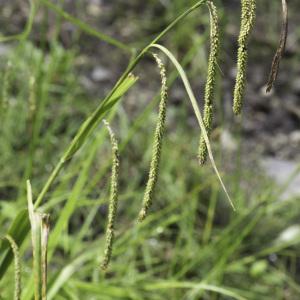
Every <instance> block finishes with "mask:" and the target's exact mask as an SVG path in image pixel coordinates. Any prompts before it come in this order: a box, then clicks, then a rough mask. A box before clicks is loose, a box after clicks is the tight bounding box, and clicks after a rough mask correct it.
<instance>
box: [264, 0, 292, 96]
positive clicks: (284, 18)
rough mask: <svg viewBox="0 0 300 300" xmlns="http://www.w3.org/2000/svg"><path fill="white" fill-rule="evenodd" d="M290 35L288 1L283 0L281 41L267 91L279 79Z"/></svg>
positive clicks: (274, 59)
mask: <svg viewBox="0 0 300 300" xmlns="http://www.w3.org/2000/svg"><path fill="white" fill-rule="evenodd" d="M287 36H288V6H287V1H286V0H282V25H281V34H280V41H279V46H278V48H277V51H276V53H275V56H274V58H273V62H272V67H271V71H270V75H269V79H268V83H267V89H266V91H267V93H269V92H270V91H271V89H272V87H273V85H274V82H275V81H276V79H277V75H278V71H279V65H280V61H281V59H282V56H283V54H284V51H285V46H286V40H287Z"/></svg>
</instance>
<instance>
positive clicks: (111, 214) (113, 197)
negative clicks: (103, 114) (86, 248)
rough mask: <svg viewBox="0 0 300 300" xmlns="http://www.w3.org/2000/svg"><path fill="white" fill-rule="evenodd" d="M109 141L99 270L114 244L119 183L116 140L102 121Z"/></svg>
mask: <svg viewBox="0 0 300 300" xmlns="http://www.w3.org/2000/svg"><path fill="white" fill-rule="evenodd" d="M103 123H104V124H105V126H106V128H107V130H108V132H109V135H110V140H111V145H112V172H111V179H110V180H111V181H110V199H109V211H108V222H107V228H106V244H105V250H104V258H103V261H102V264H101V268H102V269H103V270H106V269H107V267H108V265H109V262H110V259H111V255H112V247H113V242H114V226H115V219H116V213H117V208H118V182H119V165H120V162H119V150H118V142H117V139H116V137H115V135H114V133H113V131H112V129H111V127H110V126H109V123H108V122H107V121H106V120H104V121H103Z"/></svg>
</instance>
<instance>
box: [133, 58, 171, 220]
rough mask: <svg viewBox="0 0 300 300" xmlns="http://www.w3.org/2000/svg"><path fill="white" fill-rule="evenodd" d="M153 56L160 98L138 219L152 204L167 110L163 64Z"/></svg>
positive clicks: (145, 214)
mask: <svg viewBox="0 0 300 300" xmlns="http://www.w3.org/2000/svg"><path fill="white" fill-rule="evenodd" d="M153 56H154V59H155V61H156V63H157V65H158V68H159V70H160V76H161V98H160V103H159V113H158V119H157V123H156V129H155V133H154V143H153V149H152V159H151V163H150V171H149V177H148V182H147V185H146V190H145V194H144V199H143V206H142V209H141V211H140V213H139V217H138V220H139V221H143V220H144V219H145V218H146V216H147V213H148V210H149V208H150V206H151V204H152V199H153V193H154V189H155V185H156V182H157V178H158V173H159V164H160V156H161V148H162V142H163V135H164V131H165V122H166V110H167V100H168V96H167V77H166V69H165V66H164V64H163V63H162V61H161V59H160V58H159V57H158V55H157V54H153Z"/></svg>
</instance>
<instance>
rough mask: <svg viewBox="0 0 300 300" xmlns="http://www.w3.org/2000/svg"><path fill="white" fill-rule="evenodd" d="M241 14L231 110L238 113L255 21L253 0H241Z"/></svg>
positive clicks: (244, 84) (254, 3) (239, 111)
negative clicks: (248, 47)
mask: <svg viewBox="0 0 300 300" xmlns="http://www.w3.org/2000/svg"><path fill="white" fill-rule="evenodd" d="M241 7H242V16H241V29H240V35H239V39H238V43H239V48H238V58H237V75H236V81H235V87H234V96H233V112H234V113H235V114H236V115H238V114H240V113H241V111H242V104H243V97H244V92H245V86H246V79H247V77H246V72H247V62H248V50H247V46H248V40H249V36H250V33H251V31H252V28H253V25H254V21H255V11H256V2H255V0H241Z"/></svg>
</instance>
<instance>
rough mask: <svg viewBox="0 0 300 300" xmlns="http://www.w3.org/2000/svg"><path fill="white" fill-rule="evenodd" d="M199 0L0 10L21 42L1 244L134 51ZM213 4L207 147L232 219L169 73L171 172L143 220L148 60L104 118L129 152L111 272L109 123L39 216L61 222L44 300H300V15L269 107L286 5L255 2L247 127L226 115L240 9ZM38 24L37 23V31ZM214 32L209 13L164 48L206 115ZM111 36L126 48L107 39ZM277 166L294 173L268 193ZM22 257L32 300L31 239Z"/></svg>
mask: <svg viewBox="0 0 300 300" xmlns="http://www.w3.org/2000/svg"><path fill="white" fill-rule="evenodd" d="M194 2H195V1H192V0H188V1H181V0H173V1H158V0H149V1H138V0H137V1H135V0H130V1H121V0H115V1H96V0H85V1H81V0H80V1H49V2H48V1H44V0H41V1H40V5H39V7H38V9H37V11H32V12H30V6H29V5H28V4H27V3H25V2H24V1H17V0H15V1H1V11H0V14H1V19H0V25H1V34H2V36H3V37H7V36H12V37H13V38H11V39H10V38H9V39H6V38H0V39H1V40H2V43H1V44H0V54H1V57H0V64H1V77H2V78H1V93H2V96H1V99H2V100H1V127H0V132H1V133H0V134H1V143H0V153H1V158H0V168H1V172H0V199H1V201H0V212H1V214H0V224H1V229H0V233H1V235H2V234H3V235H4V234H5V233H6V232H7V229H8V228H9V226H10V225H11V223H12V221H13V220H14V218H15V217H16V215H17V214H18V213H19V212H20V211H21V210H22V209H23V208H26V207H27V200H26V180H27V179H30V180H31V184H32V188H33V198H34V199H35V198H36V196H37V195H38V193H39V191H40V190H41V188H42V187H43V185H44V184H45V182H46V180H47V178H48V177H49V174H50V173H51V171H52V169H53V167H54V166H55V164H56V163H57V162H58V161H59V159H60V157H61V156H62V153H63V152H64V150H65V148H66V147H67V145H68V144H69V142H70V141H71V139H72V137H73V136H74V135H75V133H76V132H77V130H78V129H79V127H80V125H81V123H82V122H83V121H84V120H85V119H86V118H87V117H88V116H89V115H90V114H91V112H93V111H94V110H95V108H96V107H97V106H98V104H99V103H100V102H101V99H103V98H104V97H105V96H106V95H107V93H108V92H109V90H110V89H111V88H112V86H113V84H114V82H115V81H116V80H117V79H118V78H119V77H120V75H121V73H122V72H123V71H124V70H125V68H126V66H127V64H128V62H129V60H130V58H131V50H130V49H140V48H141V47H143V46H144V45H145V44H147V43H148V42H149V41H150V40H151V39H153V37H155V36H156V35H157V34H158V33H159V32H161V31H162V30H163V29H164V28H165V27H166V26H167V25H168V24H169V23H170V22H171V21H172V20H174V19H175V18H176V17H177V16H178V15H179V14H180V13H181V12H183V11H184V10H186V9H187V8H188V7H190V6H191V5H192V4H193V3H194ZM277 2H278V3H277ZM47 3H48V4H49V3H50V4H51V3H55V4H56V5H57V6H58V7H59V8H60V9H63V10H64V11H65V13H68V14H69V15H66V14H63V11H62V10H56V11H55V9H53V6H51V5H47ZM215 3H216V5H217V7H218V9H219V14H220V28H221V55H220V59H219V70H218V85H217V90H216V103H217V104H216V111H215V117H214V129H213V132H212V136H211V142H212V147H213V151H214V155H215V158H216V162H217V165H218V168H219V170H220V171H221V173H222V174H221V175H222V178H223V179H224V181H225V184H226V186H227V188H228V190H229V192H230V195H231V197H232V199H233V201H234V203H235V205H236V207H237V211H236V212H234V211H233V210H232V208H231V207H230V205H229V203H228V201H227V199H226V197H225V195H224V193H223V191H222V189H221V187H220V185H219V182H218V180H217V178H216V176H215V174H214V172H213V171H212V168H211V165H210V164H209V163H207V164H206V165H205V166H201V167H200V166H199V164H198V162H197V157H196V153H197V147H198V141H199V129H198V127H197V126H196V119H195V117H194V115H193V112H192V109H191V106H190V104H189V100H188V99H187V96H186V95H185V93H184V90H183V86H182V84H181V82H180V80H178V79H177V76H178V74H177V72H176V71H175V70H174V68H173V67H172V65H171V64H168V63H167V62H166V66H167V73H168V74H167V75H168V79H169V94H170V106H169V110H168V112H167V128H166V138H165V140H164V144H163V151H162V164H161V172H160V176H159V180H158V185H157V189H156V192H155V197H154V203H153V207H152V208H151V213H150V215H149V217H148V218H147V219H146V220H145V221H144V222H142V223H139V224H138V223H137V216H138V212H139V210H140V207H141V204H142V199H143V192H144V188H145V184H146V181H147V176H148V169H149V161H150V157H151V150H152V141H153V131H154V128H155V120H156V116H157V105H158V98H157V95H158V93H159V89H160V79H159V74H158V71H157V69H156V66H155V64H154V63H153V59H152V58H151V57H145V58H144V59H143V60H142V62H141V64H139V65H138V66H137V68H136V69H135V70H134V75H135V76H138V77H139V80H138V81H137V83H136V84H134V86H133V87H132V88H131V89H130V90H129V92H128V93H127V94H126V96H125V97H124V98H123V99H122V101H119V102H118V104H117V105H116V106H115V107H114V108H113V109H112V110H110V112H109V114H108V115H107V116H106V118H107V119H109V120H110V123H111V126H112V128H113V129H114V132H115V134H116V136H117V139H118V140H119V148H120V153H121V154H120V203H119V210H118V214H117V219H116V240H115V245H114V250H113V256H112V261H111V264H110V266H109V268H108V270H107V272H103V271H102V270H101V269H100V264H101V262H102V258H103V253H104V243H105V225H106V218H107V207H108V206H107V204H108V199H109V178H110V177H109V176H110V165H111V149H110V141H109V137H108V134H107V131H106V129H105V127H104V126H103V125H99V126H98V127H97V129H96V130H95V131H94V132H93V134H92V135H91V136H90V138H89V139H88V140H87V142H86V143H85V144H84V146H83V147H82V148H81V149H80V151H79V152H78V153H76V156H75V157H74V158H73V160H72V161H71V162H69V163H68V164H67V165H66V166H65V168H63V170H62V172H61V173H60V175H59V177H58V178H57V180H56V181H55V183H54V185H53V186H52V188H51V189H50V191H49V192H48V193H47V194H46V198H45V199H44V202H43V203H42V205H41V207H40V208H39V209H40V210H41V211H44V212H47V213H50V218H51V222H50V223H51V226H50V236H49V247H48V263H49V266H48V299H58V300H59V299H72V300H73V299H74V300H75V299H135V300H137V299H151V300H152V299H153V300H156V299H157V300H159V299H189V300H191V299H232V298H235V299H253V300H257V299H289V300H293V299H299V297H300V285H299V280H300V272H299V267H300V265H299V264H300V260H299V257H300V253H299V243H300V224H299V217H300V209H299V208H300V207H299V205H300V204H299V190H298V191H297V193H295V192H293V193H291V192H290V185H289V183H290V182H292V181H293V180H294V178H297V174H298V173H299V172H298V171H299V170H298V169H299V168H298V169H297V165H298V163H299V150H298V149H299V146H300V138H299V130H300V122H299V119H300V114H299V109H300V108H299V93H300V89H299V70H298V69H299V59H300V52H299V51H298V49H299V47H298V46H299V37H300V31H299V28H300V27H299V25H298V24H297V9H299V8H300V7H299V4H296V2H294V3H292V2H291V3H290V35H289V39H288V45H287V51H286V54H285V57H284V60H283V63H282V68H281V71H280V75H279V79H278V82H277V84H276V86H275V89H274V91H273V92H272V93H271V94H269V95H266V94H265V92H264V90H265V84H266V82H267V77H268V72H269V68H270V65H271V61H272V56H273V54H274V52H275V49H276V47H277V43H278V36H279V32H280V22H281V21H280V13H281V12H280V8H281V3H280V1H267V0H261V1H258V7H257V12H258V16H257V23H256V27H255V29H254V34H253V36H252V38H251V40H250V46H249V55H250V58H249V60H250V62H249V64H250V67H249V70H248V80H247V95H246V98H245V109H244V112H243V116H242V117H241V118H236V117H234V116H233V113H232V112H231V105H232V91H233V85H234V77H235V60H236V50H237V36H238V32H239V23H240V7H239V1H235V0H233V1H215ZM31 13H34V15H35V16H34V18H28V16H30V14H31ZM32 15H33V14H32ZM70 16H72V17H74V18H76V19H74V18H73V19H72V17H70ZM79 20H81V21H80V22H79ZM31 22H32V23H31ZM87 26H91V27H87ZM91 28H94V29H95V30H94V31H93V30H91ZM23 30H24V31H23ZM209 30H210V29H209V14H208V11H207V8H206V7H205V6H203V7H201V8H200V9H198V10H196V11H194V12H193V13H192V14H191V15H190V16H188V17H187V18H186V19H185V20H184V21H183V22H181V23H180V24H178V25H177V26H176V27H175V28H174V29H173V30H172V31H170V32H169V33H168V34H167V35H166V36H165V37H164V38H163V40H162V41H161V43H162V44H164V45H165V46H166V47H167V48H168V49H170V50H171V51H172V53H173V54H174V56H176V57H177V58H178V60H179V61H180V62H181V63H182V65H183V66H184V67H185V71H186V72H187V75H188V77H189V79H190V80H191V82H192V85H193V89H194V91H195V94H196V96H197V98H198V100H199V104H200V105H201V106H202V104H203V103H202V101H203V100H202V99H203V90H204V83H205V77H206V70H207V58H208V49H209V47H208V46H209V40H208V38H209ZM20 32H23V33H22V34H20ZM103 34H105V35H107V36H109V37H113V38H115V39H116V41H117V42H115V41H114V40H113V41H111V40H108V43H107V42H105V41H103ZM104 39H105V37H104ZM113 44H114V45H113ZM128 49H129V50H128ZM162 57H163V56H162ZM270 157H272V159H273V160H272V161H275V162H277V160H278V159H280V161H281V162H282V161H284V162H287V161H288V162H289V163H291V164H292V166H293V168H294V172H290V173H289V172H287V173H286V172H285V169H279V170H278V171H277V172H279V173H281V174H282V175H283V176H282V177H283V180H282V181H281V182H278V181H277V182H273V181H272V180H271V179H270V178H268V177H267V176H266V174H265V173H266V171H267V173H268V171H269V170H270V168H271V169H272V170H273V169H274V164H275V163H274V164H271V167H270V165H269V164H268V166H267V167H266V164H265V163H266V162H268V161H270ZM276 170H277V169H276ZM275 173H276V171H275ZM289 174H291V176H288V175H289ZM277 175H278V174H277ZM20 253H21V263H22V286H23V292H22V299H26V300H30V299H32V297H33V277H32V250H31V240H30V237H29V235H28V237H27V238H26V240H25V242H24V244H23V245H22V247H21V249H20ZM1 255H2V253H1ZM0 262H1V264H3V257H2V256H1V257H0ZM13 272H14V270H13V265H12V266H10V268H9V269H8V271H7V272H6V273H5V274H4V276H2V278H1V281H0V299H12V298H13V292H14V280H13V276H14V273H13Z"/></svg>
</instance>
